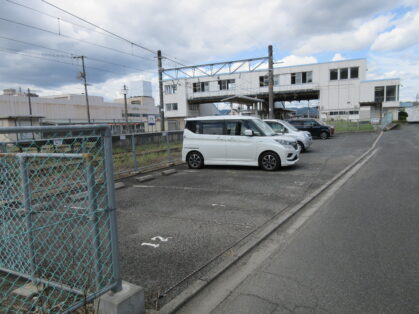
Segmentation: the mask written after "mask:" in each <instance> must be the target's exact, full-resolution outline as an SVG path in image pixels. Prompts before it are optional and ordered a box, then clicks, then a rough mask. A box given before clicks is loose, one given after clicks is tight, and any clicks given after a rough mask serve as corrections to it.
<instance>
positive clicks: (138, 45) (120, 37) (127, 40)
mask: <svg viewBox="0 0 419 314" xmlns="http://www.w3.org/2000/svg"><path fill="white" fill-rule="evenodd" d="M41 1H42V2H44V3H46V4H48V5H50V6H52V7H54V8H56V9H57V10H60V11H62V12H64V13H66V14H68V15H70V16H72V17H75V18H76V19H79V20H80V21H83V22H84V23H87V24H89V25H91V26H93V27H96V28H98V29H100V30H102V31H104V32H106V33H108V34H110V35H112V36H115V37H116V38H119V39H121V40H123V41H125V42H127V43H129V44H131V45H133V46H136V47H138V48H141V49H144V50H146V51H148V52H150V53H152V54H153V55H154V56H156V50H153V49H150V48H147V47H145V46H144V45H141V44H138V43H135V42H133V41H131V40H129V39H127V38H125V37H122V36H120V35H118V34H115V33H114V32H111V31H109V30H107V29H105V28H103V27H101V26H99V25H97V24H95V23H92V22H90V21H88V20H86V19H84V18H82V17H80V16H78V15H76V14H74V13H71V12H69V11H67V10H64V9H62V8H60V7H58V6H56V5H55V4H52V3H50V2H48V1H46V0H41ZM162 57H163V58H165V59H167V60H170V61H172V62H175V63H176V64H179V65H182V66H186V65H185V64H183V63H181V62H179V61H176V60H180V59H179V58H176V57H173V56H169V55H167V54H165V55H163V56H162ZM180 61H182V60H180Z"/></svg>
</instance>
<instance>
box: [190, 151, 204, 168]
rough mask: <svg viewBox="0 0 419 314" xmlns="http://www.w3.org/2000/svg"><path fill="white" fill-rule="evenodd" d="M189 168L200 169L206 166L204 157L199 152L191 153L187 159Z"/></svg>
mask: <svg viewBox="0 0 419 314" xmlns="http://www.w3.org/2000/svg"><path fill="white" fill-rule="evenodd" d="M186 162H187V163H188V167H189V168H191V169H200V168H202V167H203V166H204V157H203V156H202V154H201V153H199V152H190V153H189V154H188V155H187V157H186Z"/></svg>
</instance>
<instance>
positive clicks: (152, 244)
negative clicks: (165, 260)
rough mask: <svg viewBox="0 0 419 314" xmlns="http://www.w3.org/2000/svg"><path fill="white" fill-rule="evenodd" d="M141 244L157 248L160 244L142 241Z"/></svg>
mask: <svg viewBox="0 0 419 314" xmlns="http://www.w3.org/2000/svg"><path fill="white" fill-rule="evenodd" d="M141 246H151V247H153V248H158V247H159V246H160V244H154V243H147V242H143V243H141Z"/></svg>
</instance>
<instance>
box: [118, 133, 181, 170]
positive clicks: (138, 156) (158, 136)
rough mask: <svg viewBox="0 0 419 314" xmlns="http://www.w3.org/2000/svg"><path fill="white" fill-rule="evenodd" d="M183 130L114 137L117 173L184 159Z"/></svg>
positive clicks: (164, 164)
mask: <svg viewBox="0 0 419 314" xmlns="http://www.w3.org/2000/svg"><path fill="white" fill-rule="evenodd" d="M182 141H183V131H168V132H153V133H137V134H129V135H122V136H120V137H114V140H113V145H114V153H113V160H114V167H115V174H116V175H124V174H127V173H130V172H137V171H145V170H152V169H157V168H162V167H165V166H168V165H170V164H173V163H177V162H180V161H181V159H182Z"/></svg>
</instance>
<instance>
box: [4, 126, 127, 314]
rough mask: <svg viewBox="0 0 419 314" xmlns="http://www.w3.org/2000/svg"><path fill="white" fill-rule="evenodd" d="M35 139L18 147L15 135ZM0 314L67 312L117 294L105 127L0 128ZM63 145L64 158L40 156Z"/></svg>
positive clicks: (50, 154) (113, 212)
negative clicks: (109, 293) (46, 147)
mask: <svg viewBox="0 0 419 314" xmlns="http://www.w3.org/2000/svg"><path fill="white" fill-rule="evenodd" d="M22 133H30V134H33V135H34V136H33V138H34V139H33V140H32V141H28V140H25V141H19V140H17V138H19V136H18V134H22ZM0 136H1V139H2V140H3V142H2V143H0V218H1V219H0V312H8V313H22V312H25V313H27V312H29V313H44V312H47V313H50V312H70V311H73V310H75V309H77V308H79V307H81V306H83V305H85V304H86V303H88V302H90V301H92V300H93V299H95V298H96V297H98V296H100V295H101V294H103V293H105V292H107V291H109V290H113V291H115V292H116V291H119V290H120V289H121V277H120V272H119V256H118V241H117V238H118V237H117V224H116V206H115V195H114V178H113V163H112V136H111V131H110V128H109V127H107V126H59V127H19V128H0ZM54 141H55V142H56V141H59V142H60V143H61V142H63V141H64V142H66V143H67V144H68V145H69V147H70V150H71V151H69V152H64V153H62V152H39V151H40V150H42V146H41V145H40V143H41V144H43V145H55V144H57V143H55V144H54Z"/></svg>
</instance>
